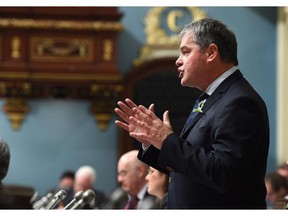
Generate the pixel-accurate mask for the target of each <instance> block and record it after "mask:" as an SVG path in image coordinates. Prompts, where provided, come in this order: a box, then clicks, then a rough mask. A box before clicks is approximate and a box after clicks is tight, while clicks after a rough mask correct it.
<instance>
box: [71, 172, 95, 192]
mask: <svg viewBox="0 0 288 216" xmlns="http://www.w3.org/2000/svg"><path fill="white" fill-rule="evenodd" d="M91 187H92V182H91V179H90V178H89V177H87V176H79V177H77V178H75V183H74V191H75V192H76V193H77V192H79V191H81V190H82V191H86V190H88V189H91Z"/></svg>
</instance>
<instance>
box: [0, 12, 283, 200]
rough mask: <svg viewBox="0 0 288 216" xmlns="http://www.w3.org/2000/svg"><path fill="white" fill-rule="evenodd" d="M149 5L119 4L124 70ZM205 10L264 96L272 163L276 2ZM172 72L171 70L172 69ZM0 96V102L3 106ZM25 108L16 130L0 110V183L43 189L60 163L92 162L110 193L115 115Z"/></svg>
mask: <svg viewBox="0 0 288 216" xmlns="http://www.w3.org/2000/svg"><path fill="white" fill-rule="evenodd" d="M149 9H150V7H120V8H119V10H120V11H121V12H122V13H123V17H122V23H123V25H124V30H123V31H122V32H121V34H120V36H119V52H118V64H119V69H120V70H121V73H122V74H123V75H125V74H126V73H127V72H128V71H129V70H131V68H132V67H133V66H132V61H133V60H134V59H136V58H137V57H138V56H139V51H140V48H141V46H142V44H143V43H144V42H145V40H146V39H145V32H144V28H145V26H144V18H145V16H146V13H147V12H148V10H149ZM202 9H203V10H205V11H206V12H207V15H208V16H210V17H213V18H216V19H220V20H222V21H223V22H225V23H226V24H227V25H228V26H230V28H231V29H233V30H234V32H235V33H236V36H237V39H238V46H239V52H238V54H239V62H240V64H239V67H240V69H241V71H242V72H243V74H244V75H245V76H246V78H247V79H248V80H249V81H250V82H251V83H252V85H253V86H254V87H255V88H256V89H257V90H258V92H259V93H260V95H261V96H262V97H263V98H264V100H265V101H266V104H267V107H268V111H269V117H270V127H271V148H270V153H269V163H268V170H273V169H275V163H276V158H275V145H276V137H275V136H276V135H275V131H276V128H275V127H276V117H275V107H276V104H275V103H276V101H275V98H276V86H275V85H276V17H277V9H276V8H269V7H267V8H258V7H253V8H251V7H203V8H202ZM175 72H176V70H175ZM3 103H4V102H3V101H2V100H0V107H2V106H3ZM28 103H29V106H30V109H31V111H30V113H29V114H28V115H27V117H26V119H25V121H24V122H23V124H22V127H21V129H20V130H19V131H14V130H12V129H11V127H10V123H9V120H8V118H7V116H6V115H5V113H4V112H3V111H1V112H0V136H1V137H2V138H4V139H5V140H6V141H7V142H8V143H9V145H10V148H11V165H10V168H9V173H8V175H7V177H6V178H5V180H4V182H5V183H16V184H22V185H28V186H33V187H35V189H36V190H37V191H38V192H39V193H40V194H41V195H44V194H45V193H46V192H47V190H48V189H50V188H51V187H53V186H54V185H55V184H57V181H58V178H59V176H60V174H61V172H62V171H63V170H64V169H73V170H76V169H77V168H78V167H80V166H82V165H86V164H88V165H92V166H93V167H95V169H96V170H97V174H98V179H97V182H96V184H95V186H96V187H97V188H100V189H103V190H104V191H106V192H107V193H110V192H111V191H112V190H113V189H114V188H115V187H116V164H117V128H116V127H115V125H114V120H115V119H116V116H113V119H112V120H111V121H110V124H109V126H108V130H107V131H105V132H101V131H100V130H99V129H98V126H97V122H96V120H95V119H94V117H93V116H92V115H91V114H90V112H89V109H90V104H89V102H87V101H73V100H59V99H49V100H33V101H32V100H31V101H28Z"/></svg>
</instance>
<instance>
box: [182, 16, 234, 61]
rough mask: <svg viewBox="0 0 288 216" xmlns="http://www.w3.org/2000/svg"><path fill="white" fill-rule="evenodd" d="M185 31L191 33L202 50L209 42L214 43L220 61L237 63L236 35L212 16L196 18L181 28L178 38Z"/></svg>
mask: <svg viewBox="0 0 288 216" xmlns="http://www.w3.org/2000/svg"><path fill="white" fill-rule="evenodd" d="M186 33H187V34H190V35H191V37H192V38H193V41H194V42H195V43H197V44H198V45H199V46H200V47H201V49H202V50H203V49H205V48H207V47H208V46H209V45H210V44H211V43H214V44H216V45H217V47H218V50H219V54H220V58H221V60H222V61H224V62H227V63H233V64H234V65H238V58H237V40H236V36H235V34H234V32H233V31H231V30H230V29H229V28H228V27H227V26H226V25H225V24H224V23H222V22H221V21H219V20H215V19H212V18H203V19H200V20H196V21H194V22H192V23H190V24H188V25H186V26H185V27H184V28H183V30H182V31H181V32H180V34H179V39H182V38H183V36H184V34H186Z"/></svg>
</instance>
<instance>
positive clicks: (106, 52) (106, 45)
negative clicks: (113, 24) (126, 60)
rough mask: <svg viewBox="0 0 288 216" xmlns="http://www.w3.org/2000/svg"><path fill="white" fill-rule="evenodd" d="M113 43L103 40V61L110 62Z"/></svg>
mask: <svg viewBox="0 0 288 216" xmlns="http://www.w3.org/2000/svg"><path fill="white" fill-rule="evenodd" d="M112 51H113V42H112V40H109V39H105V40H103V60H104V61H110V60H111V59H112Z"/></svg>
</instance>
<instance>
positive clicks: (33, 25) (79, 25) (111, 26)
mask: <svg viewBox="0 0 288 216" xmlns="http://www.w3.org/2000/svg"><path fill="white" fill-rule="evenodd" d="M0 28H21V29H56V30H77V31H79V30H81V31H85V30H90V31H120V30H122V29H123V26H122V24H121V23H120V22H108V21H106V22H104V21H68V20H67V21H65V20H48V19H47V20H35V19H16V18H1V19H0Z"/></svg>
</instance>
